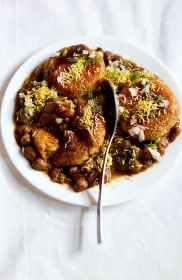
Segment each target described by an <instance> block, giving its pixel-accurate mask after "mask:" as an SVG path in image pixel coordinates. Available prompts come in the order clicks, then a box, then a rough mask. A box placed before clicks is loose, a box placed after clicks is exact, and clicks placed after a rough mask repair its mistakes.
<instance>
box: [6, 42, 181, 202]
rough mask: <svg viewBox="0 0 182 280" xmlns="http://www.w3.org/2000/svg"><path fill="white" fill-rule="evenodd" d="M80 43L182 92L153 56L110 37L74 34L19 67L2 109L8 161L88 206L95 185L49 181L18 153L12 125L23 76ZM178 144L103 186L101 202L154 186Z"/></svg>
mask: <svg viewBox="0 0 182 280" xmlns="http://www.w3.org/2000/svg"><path fill="white" fill-rule="evenodd" d="M80 43H84V44H87V45H89V46H90V47H92V48H96V47H98V46H100V47H103V48H104V49H105V50H111V51H113V52H115V53H118V54H121V55H124V56H127V57H128V58H130V59H132V60H134V61H135V62H136V63H138V64H139V65H141V66H143V67H144V68H146V69H148V70H149V71H151V72H153V73H155V74H157V75H158V76H159V77H160V78H161V79H163V80H164V81H165V82H166V83H167V84H168V85H169V86H170V87H171V89H172V90H173V91H174V93H175V94H176V95H177V97H178V99H179V100H180V102H181V95H180V90H179V88H178V86H177V84H176V82H175V80H174V78H173V76H172V74H171V73H170V72H169V70H168V69H167V68H166V66H165V65H164V64H163V63H162V62H160V61H159V60H158V59H157V58H156V57H154V56H153V55H151V54H149V53H147V52H145V51H144V50H143V49H141V48H139V47H136V46H133V45H131V44H129V43H127V42H124V41H122V40H119V39H116V38H111V37H77V38H72V39H68V40H64V41H61V42H58V43H55V44H53V45H51V46H48V47H47V48H45V49H43V50H41V51H39V52H38V53H36V54H35V55H33V56H32V57H31V58H29V59H28V60H27V61H26V62H25V63H24V64H23V65H22V66H21V67H20V68H19V69H18V71H17V72H16V73H15V75H14V76H13V78H12V80H11V82H10V83H9V85H8V87H7V89H6V92H5V95H4V98H3V102H2V109H1V129H2V137H3V142H4V145H5V147H6V150H7V153H8V155H9V157H10V159H11V161H12V162H13V164H14V165H15V167H16V168H17V169H18V171H19V172H20V173H21V175H22V176H23V177H24V178H25V179H26V180H27V181H28V182H29V183H31V184H32V185H33V186H34V187H36V188H37V189H39V190H40V191H42V192H44V193H46V194H48V195H50V196H51V197H54V198H56V199H59V200H61V201H65V202H68V203H71V204H77V205H83V206H90V205H95V204H96V203H97V195H98V187H94V188H91V189H89V190H87V191H84V192H81V193H75V192H74V191H72V190H71V189H70V188H69V187H67V186H65V185H59V184H57V183H54V182H52V181H51V180H50V179H49V177H48V176H47V175H45V174H44V173H42V172H39V171H35V170H33V169H32V168H31V167H30V166H29V163H28V161H27V160H26V159H25V158H24V157H23V156H22V155H21V154H20V150H19V147H18V145H17V143H16V141H15V137H14V126H13V112H14V104H15V96H16V93H17V91H18V90H19V88H20V87H21V85H22V83H23V81H24V80H25V78H26V77H27V76H28V75H29V74H30V73H31V71H32V70H33V69H34V68H35V67H36V66H38V65H39V64H40V63H42V62H43V61H44V60H45V59H46V58H48V57H49V56H51V55H54V54H55V52H56V51H57V50H59V49H60V48H62V47H65V46H69V45H74V44H80ZM181 146H182V141H181V137H178V138H177V140H176V141H175V142H174V143H172V144H171V145H170V146H169V147H168V149H167V152H166V154H165V155H164V156H163V158H162V161H161V162H160V163H159V164H155V165H154V166H153V167H152V168H150V169H148V170H147V171H145V172H143V173H140V174H138V175H135V176H133V177H131V178H130V179H129V180H128V179H126V177H123V178H117V179H115V180H113V181H112V183H111V184H109V185H107V186H106V187H105V188H104V193H103V205H105V206H108V205H114V204H118V203H122V202H126V201H129V200H132V199H135V198H137V197H139V196H141V195H142V194H143V193H144V192H146V191H148V190H149V189H151V188H154V187H156V186H157V184H158V183H159V181H160V180H161V179H162V178H163V177H164V176H166V174H168V173H169V171H170V170H171V167H172V165H173V166H174V163H175V162H176V161H177V159H178V158H179V151H180V150H182V147H181ZM174 155H175V156H174ZM171 159H172V164H171Z"/></svg>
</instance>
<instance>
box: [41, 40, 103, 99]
mask: <svg viewBox="0 0 182 280" xmlns="http://www.w3.org/2000/svg"><path fill="white" fill-rule="evenodd" d="M44 71H45V80H46V81H47V82H48V84H49V86H52V87H54V88H56V90H57V91H58V92H59V93H60V94H61V95H64V96H69V97H71V98H76V97H78V96H82V95H86V94H87V93H88V92H90V91H92V90H94V89H95V88H96V86H97V85H98V84H99V82H100V80H101V79H102V78H103V76H104V73H105V64H104V59H103V56H102V53H101V52H98V51H96V50H92V49H90V48H89V47H87V46H85V45H77V46H71V47H68V48H64V49H62V50H60V52H59V53H58V56H55V57H51V58H49V59H48V60H47V62H46V63H45V66H44Z"/></svg>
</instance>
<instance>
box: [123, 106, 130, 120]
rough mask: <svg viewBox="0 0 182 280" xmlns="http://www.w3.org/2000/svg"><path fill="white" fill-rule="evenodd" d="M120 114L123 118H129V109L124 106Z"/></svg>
mask: <svg viewBox="0 0 182 280" xmlns="http://www.w3.org/2000/svg"><path fill="white" fill-rule="evenodd" d="M122 115H123V118H124V119H127V118H129V111H128V110H127V109H126V108H124V110H123V113H122Z"/></svg>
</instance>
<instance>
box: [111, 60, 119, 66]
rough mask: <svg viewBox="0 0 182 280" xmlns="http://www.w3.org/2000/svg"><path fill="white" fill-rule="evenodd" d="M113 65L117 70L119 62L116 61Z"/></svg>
mask: <svg viewBox="0 0 182 280" xmlns="http://www.w3.org/2000/svg"><path fill="white" fill-rule="evenodd" d="M112 65H113V66H114V67H115V68H117V67H118V66H119V62H118V61H117V60H116V61H113V63H112Z"/></svg>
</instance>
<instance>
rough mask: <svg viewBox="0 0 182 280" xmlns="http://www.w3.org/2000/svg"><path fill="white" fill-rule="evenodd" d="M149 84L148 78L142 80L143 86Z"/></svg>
mask: <svg viewBox="0 0 182 280" xmlns="http://www.w3.org/2000/svg"><path fill="white" fill-rule="evenodd" d="M148 82H149V80H148V79H146V78H143V79H142V80H141V84H142V85H143V86H145V85H146V83H148Z"/></svg>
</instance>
